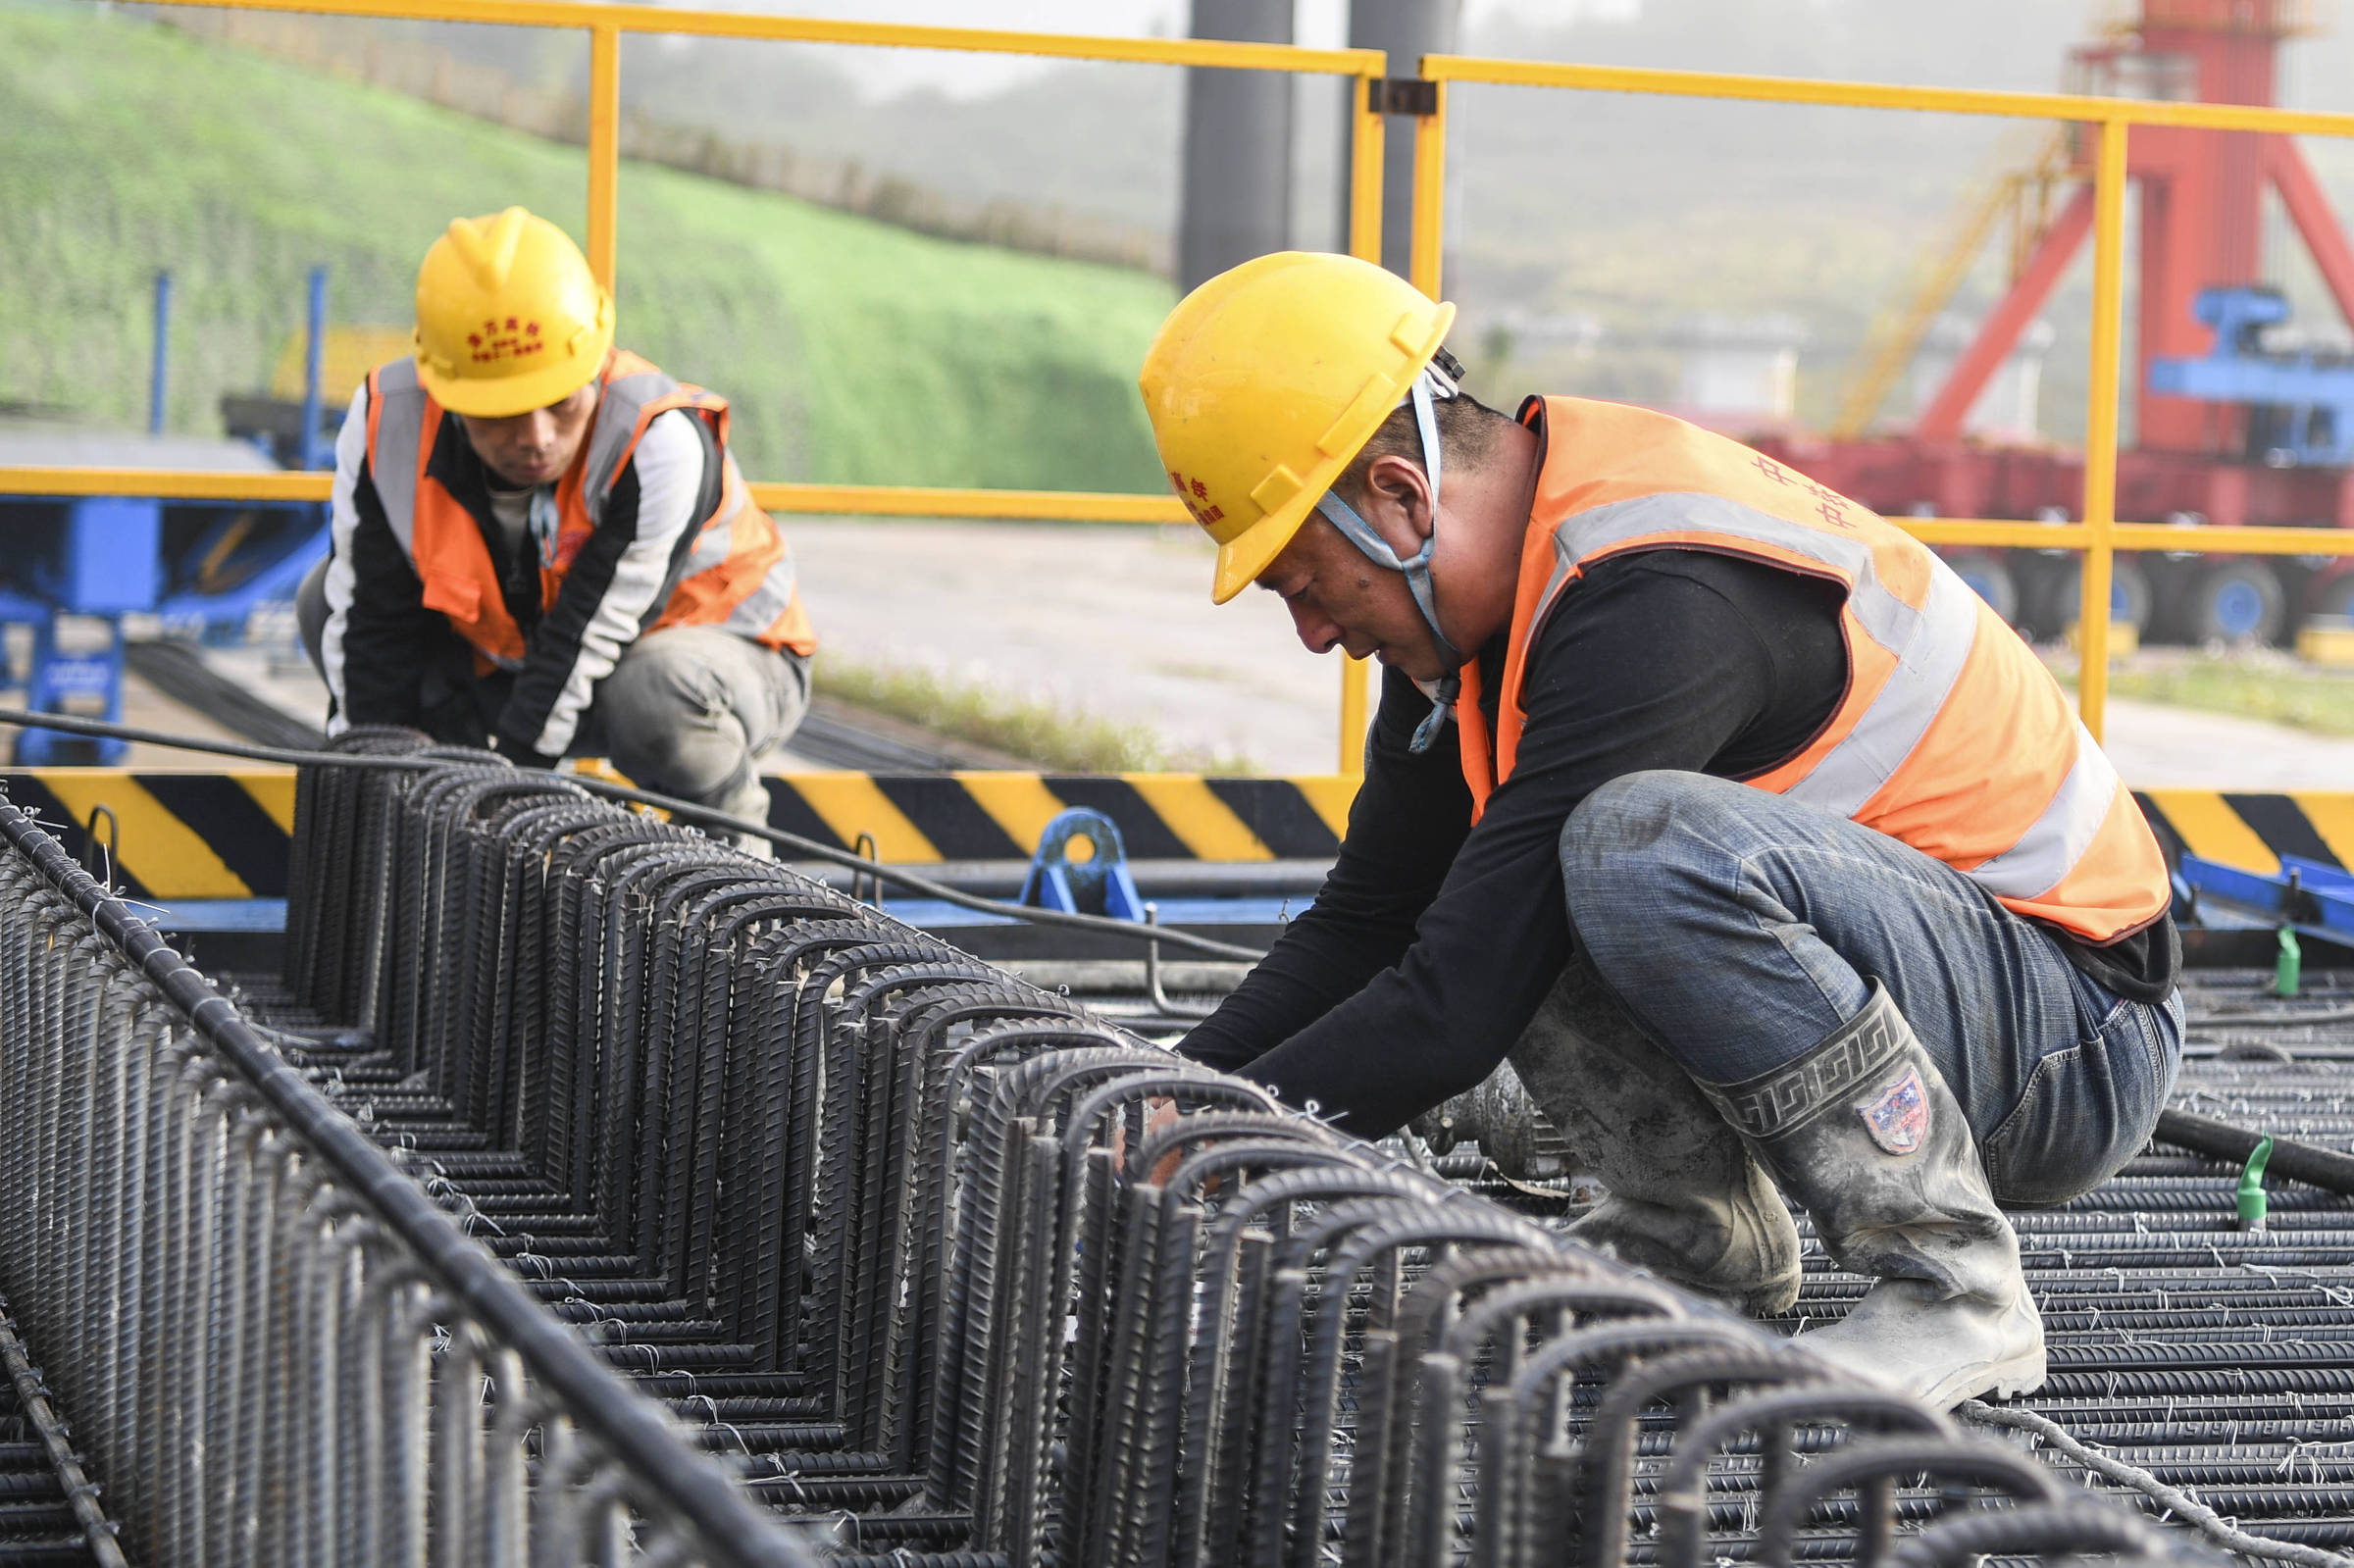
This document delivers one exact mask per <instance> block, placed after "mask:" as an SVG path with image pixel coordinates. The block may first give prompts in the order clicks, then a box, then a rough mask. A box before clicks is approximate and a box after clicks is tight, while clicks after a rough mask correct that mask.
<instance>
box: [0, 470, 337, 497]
mask: <svg viewBox="0 0 2354 1568" xmlns="http://www.w3.org/2000/svg"><path fill="white" fill-rule="evenodd" d="M332 482H333V475H329V474H241V473H226V474H223V473H211V472H207V471H204V470H199V469H110V468H0V495H152V496H154V497H156V498H157V499H158V500H164V501H324V500H326V499H327V491H328V486H329V484H330V483H332Z"/></svg>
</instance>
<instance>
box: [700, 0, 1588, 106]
mask: <svg viewBox="0 0 2354 1568" xmlns="http://www.w3.org/2000/svg"><path fill="white" fill-rule="evenodd" d="M1632 3H1633V0H1463V9H1464V20H1465V22H1466V23H1467V24H1471V25H1476V24H1477V23H1479V22H1481V21H1484V20H1486V19H1487V18H1490V17H1494V16H1500V15H1517V16H1521V17H1525V18H1528V19H1529V20H1531V21H1537V22H1566V21H1569V20H1570V19H1572V18H1574V17H1577V16H1579V15H1581V14H1584V13H1587V12H1602V13H1613V12H1624V11H1626V10H1629V9H1631V7H1632ZM1297 5H1298V10H1297V12H1296V13H1295V15H1296V18H1297V21H1296V24H1295V25H1296V26H1297V28H1298V35H1297V36H1298V41H1299V42H1300V43H1302V44H1305V45H1307V46H1309V47H1311V48H1330V47H1335V46H1338V45H1340V44H1342V43H1344V42H1345V41H1346V34H1347V31H1348V16H1349V7H1348V0H1297ZM743 9H746V10H759V11H770V12H776V13H779V14H781V15H787V16H822V17H839V18H845V19H855V20H860V21H868V22H905V23H913V24H916V25H923V26H944V27H1019V28H1024V29H1027V30H1034V31H1039V32H1093V33H1106V34H1117V35H1126V36H1142V35H1151V34H1155V33H1157V34H1159V35H1161V36H1164V37H1166V36H1172V35H1176V34H1180V33H1182V32H1183V31H1184V30H1185V25H1186V21H1187V18H1188V17H1189V16H1190V15H1191V11H1192V7H1191V5H1190V4H1189V0H764V3H760V0H756V3H752V4H746V5H744V7H743ZM843 60H844V66H845V67H847V68H849V69H850V71H851V73H852V75H853V76H855V78H856V80H857V82H858V84H859V86H860V87H862V88H863V89H865V90H866V91H868V92H870V93H873V94H876V95H878V96H883V95H888V94H891V93H896V92H904V91H906V90H907V89H909V88H911V87H937V88H939V89H940V90H942V91H944V92H947V93H948V94H950V95H952V96H955V97H959V98H963V97H973V96H977V95H980V94H983V93H988V92H993V91H995V90H997V89H998V88H999V87H1002V86H1004V85H1006V84H1007V83H1009V82H1013V81H1019V80H1021V79H1022V78H1024V77H1025V76H1035V75H1037V74H1038V73H1039V72H1041V71H1044V70H1047V69H1049V65H1048V63H1047V62H1044V61H1037V60H1021V59H1014V58H1009V57H1007V56H1003V55H995V56H991V55H955V54H945V53H940V52H936V51H931V50H897V49H892V50H884V49H859V50H856V51H848V50H844V51H843Z"/></svg>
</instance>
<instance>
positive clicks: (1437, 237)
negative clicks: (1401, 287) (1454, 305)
mask: <svg viewBox="0 0 2354 1568" xmlns="http://www.w3.org/2000/svg"><path fill="white" fill-rule="evenodd" d="M1431 97H1432V100H1433V101H1432V104H1431V110H1430V113H1429V114H1427V115H1424V116H1423V117H1422V118H1421V119H1419V120H1417V121H1415V122H1414V248H1413V255H1412V257H1411V260H1410V261H1409V263H1408V265H1407V282H1409V283H1412V284H1413V285H1414V286H1415V287H1416V288H1418V289H1420V290H1422V292H1423V293H1425V294H1428V295H1429V296H1430V297H1431V298H1433V299H1436V298H1438V297H1439V247H1440V244H1441V241H1442V240H1443V239H1444V238H1445V236H1446V232H1447V83H1445V82H1444V81H1438V82H1433V83H1432V84H1431Z"/></svg>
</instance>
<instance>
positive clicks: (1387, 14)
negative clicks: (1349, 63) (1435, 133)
mask: <svg viewBox="0 0 2354 1568" xmlns="http://www.w3.org/2000/svg"><path fill="white" fill-rule="evenodd" d="M1461 18H1462V0H1351V3H1350V7H1349V44H1350V47H1351V48H1354V49H1380V50H1384V51H1386V52H1387V53H1388V54H1389V57H1390V75H1391V76H1412V75H1413V74H1414V72H1415V70H1416V68H1417V63H1418V62H1419V61H1420V60H1421V58H1422V57H1423V56H1424V55H1443V54H1453V53H1455V48H1456V39H1457V36H1458V25H1459V24H1460V22H1461ZM1356 107H1357V106H1356V105H1355V104H1352V105H1351V106H1350V109H1351V111H1352V113H1353V114H1354V111H1355V110H1356ZM1350 125H1351V129H1352V130H1353V129H1354V125H1355V122H1354V118H1353V119H1352V121H1351V122H1350ZM1384 131H1385V133H1384V135H1383V137H1382V159H1381V176H1382V178H1381V264H1382V265H1383V266H1384V267H1387V268H1388V269H1389V270H1390V271H1391V272H1394V273H1396V274H1397V275H1398V276H1399V277H1401V278H1404V277H1405V276H1406V274H1407V263H1408V262H1409V260H1410V259H1411V258H1412V255H1413V243H1414V241H1413V235H1414V118H1413V117H1412V116H1411V115H1392V116H1391V117H1390V120H1389V124H1388V125H1387V126H1385V127H1384ZM1348 134H1349V132H1346V131H1345V132H1344V137H1346V136H1347V135H1348ZM1348 144H1349V143H1348V140H1347V139H1344V141H1343V143H1342V145H1343V146H1347V145H1348ZM1348 178H1349V165H1348V160H1347V159H1345V158H1344V159H1343V160H1342V163H1341V179H1342V186H1341V189H1342V191H1343V192H1344V195H1345V194H1346V192H1347V190H1348Z"/></svg>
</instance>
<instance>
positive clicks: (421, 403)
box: [368, 359, 426, 562]
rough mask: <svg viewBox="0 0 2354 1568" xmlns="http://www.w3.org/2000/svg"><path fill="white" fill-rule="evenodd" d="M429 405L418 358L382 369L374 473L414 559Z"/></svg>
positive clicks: (388, 517)
mask: <svg viewBox="0 0 2354 1568" xmlns="http://www.w3.org/2000/svg"><path fill="white" fill-rule="evenodd" d="M425 404H426V396H425V387H424V385H423V384H422V383H420V382H419V381H418V379H417V362H416V361H415V360H413V359H396V360H394V361H392V363H391V364H389V365H386V366H384V368H383V369H381V370H379V371H378V372H377V373H376V440H375V441H374V442H373V443H371V445H370V446H369V448H368V478H369V479H370V481H373V482H374V483H375V485H376V498H377V499H378V500H380V501H382V502H383V503H384V522H385V523H386V524H388V525H389V526H390V527H391V530H392V536H393V537H394V538H396V539H398V540H399V541H400V548H401V552H402V553H403V554H405V555H406V556H408V558H409V559H410V560H411V561H412V562H414V561H415V560H416V559H417V466H418V464H419V462H420V461H421V460H422V453H421V451H420V447H421V444H422V443H423V442H424V440H425Z"/></svg>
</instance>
